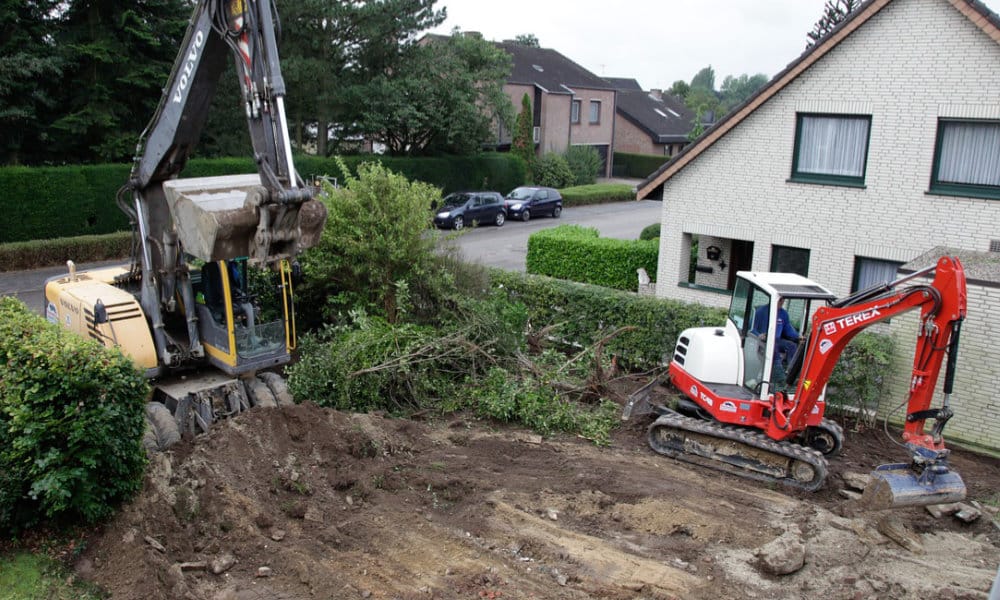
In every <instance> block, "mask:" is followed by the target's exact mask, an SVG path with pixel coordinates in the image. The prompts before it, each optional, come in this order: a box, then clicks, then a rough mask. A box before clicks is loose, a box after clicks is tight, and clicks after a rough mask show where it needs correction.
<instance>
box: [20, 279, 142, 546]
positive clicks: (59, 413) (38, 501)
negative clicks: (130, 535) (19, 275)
mask: <svg viewBox="0 0 1000 600" xmlns="http://www.w3.org/2000/svg"><path fill="white" fill-rule="evenodd" d="M147 391H148V387H147V385H146V382H145V380H144V379H143V377H142V376H141V375H140V374H139V373H138V372H137V371H136V369H135V367H134V365H133V364H132V362H131V361H130V360H129V359H127V358H126V357H125V356H124V355H122V354H121V353H120V352H117V351H112V350H108V349H105V348H103V347H102V346H100V345H99V344H98V343H96V342H95V341H93V340H90V339H85V338H83V337H81V336H79V335H77V334H75V333H72V332H70V331H68V330H65V329H62V328H60V327H58V326H56V325H53V324H50V323H48V322H46V321H45V320H44V319H42V318H41V317H39V316H37V315H35V314H34V313H33V312H31V311H29V310H28V308H27V307H26V306H24V304H23V303H21V302H20V301H18V300H16V299H13V298H9V297H7V298H0V531H3V532H5V533H14V534H16V533H17V532H19V531H21V530H23V529H25V528H28V527H32V526H35V525H37V524H39V523H41V522H43V521H52V522H55V523H65V522H75V521H82V522H84V523H93V522H95V521H98V520H100V519H103V518H106V517H108V516H109V515H110V514H111V513H112V511H113V510H114V507H115V506H116V505H117V504H118V503H120V502H122V501H123V500H126V499H128V498H130V497H131V496H132V495H134V494H135V493H136V492H137V491H138V490H139V489H140V488H141V486H142V477H143V469H144V467H145V460H146V455H145V452H144V450H143V448H142V444H141V440H142V435H143V432H144V428H145V419H144V410H145V401H146V395H147Z"/></svg>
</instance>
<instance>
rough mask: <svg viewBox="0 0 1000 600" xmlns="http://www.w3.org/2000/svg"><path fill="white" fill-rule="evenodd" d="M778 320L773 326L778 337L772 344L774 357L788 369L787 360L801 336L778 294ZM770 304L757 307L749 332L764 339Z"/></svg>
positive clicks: (791, 355) (768, 320)
mask: <svg viewBox="0 0 1000 600" xmlns="http://www.w3.org/2000/svg"><path fill="white" fill-rule="evenodd" d="M777 302H778V322H777V323H776V326H775V328H774V331H775V333H776V334H777V336H778V339H777V340H775V344H774V358H775V359H777V360H778V361H779V362H780V363H781V366H782V368H783V369H785V370H787V369H788V361H789V360H791V359H792V357H793V356H794V355H795V349H796V347H797V346H798V344H799V341H800V340H801V339H802V337H801V336H800V335H799V332H798V331H796V330H795V327H792V322H791V320H790V319H789V318H788V311H787V310H785V309H784V306H783V305H784V303H785V299H784V298H782V297H781V296H778V300H777ZM769 309H770V306H769V305H767V304H763V305H761V306H759V307H758V308H757V310H756V311H755V312H754V316H753V329H751V330H750V332H751V333H753V334H754V335H756V336H757V337H759V338H760V339H762V340H763V339H765V338H766V337H767V326H768V323H769V322H770V310H769Z"/></svg>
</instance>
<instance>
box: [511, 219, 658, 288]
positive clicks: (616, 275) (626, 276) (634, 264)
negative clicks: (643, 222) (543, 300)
mask: <svg viewBox="0 0 1000 600" xmlns="http://www.w3.org/2000/svg"><path fill="white" fill-rule="evenodd" d="M658 256H659V243H658V242H652V241H644V240H619V239H614V238H600V237H598V235H597V230H596V229H594V228H590V227H586V228H585V227H580V226H579V225H560V226H558V227H553V228H551V229H543V230H541V231H538V232H536V233H533V234H532V235H531V237H529V238H528V255H527V258H526V263H527V270H528V273H535V274H539V275H548V276H550V277H558V278H560V279H569V280H572V281H580V282H583V283H592V284H595V285H602V286H605V287H609V288H614V289H617V290H631V291H635V289H636V287H637V286H638V278H637V276H636V271H637V270H638V269H639V268H644V269H646V271H647V272H650V273H653V272H656V261H657V257H658Z"/></svg>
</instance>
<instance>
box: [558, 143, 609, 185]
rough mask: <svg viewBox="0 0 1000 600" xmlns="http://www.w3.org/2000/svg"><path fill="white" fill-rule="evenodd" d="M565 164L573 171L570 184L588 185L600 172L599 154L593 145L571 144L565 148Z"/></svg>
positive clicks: (594, 180) (595, 179)
mask: <svg viewBox="0 0 1000 600" xmlns="http://www.w3.org/2000/svg"><path fill="white" fill-rule="evenodd" d="M565 157H566V164H567V165H569V170H570V172H571V173H573V182H572V185H590V184H592V183H594V182H596V181H597V176H598V175H599V174H600V172H601V155H600V154H599V153H598V152H597V149H596V148H594V147H593V146H586V145H572V146H570V147H569V148H567V149H566V153H565Z"/></svg>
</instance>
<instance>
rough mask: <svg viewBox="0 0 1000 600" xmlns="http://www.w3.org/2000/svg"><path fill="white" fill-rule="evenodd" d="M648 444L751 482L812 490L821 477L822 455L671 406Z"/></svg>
mask: <svg viewBox="0 0 1000 600" xmlns="http://www.w3.org/2000/svg"><path fill="white" fill-rule="evenodd" d="M648 440H649V445H650V447H652V448H653V450H654V451H656V452H658V453H659V454H663V455H664V456H669V457H670V458H676V459H678V460H682V461H684V462H688V463H691V464H695V465H699V466H704V467H709V468H712V469H717V470H720V471H724V472H726V473H732V474H733V475H737V476H739V477H743V478H746V479H753V480H755V481H765V482H774V483H779V484H781V485H784V486H786V487H790V488H794V489H800V490H805V491H809V492H812V491H816V490H817V489H819V488H820V487H822V485H823V482H824V481H825V480H826V474H827V462H826V459H825V458H824V457H823V455H822V454H820V453H819V452H817V451H816V450H813V449H811V448H804V447H802V446H799V445H798V444H794V443H791V442H779V441H776V440H773V439H771V438H769V437H767V436H766V435H764V434H763V433H761V432H758V431H756V430H752V429H744V428H739V427H734V426H730V425H723V424H721V423H718V422H714V421H704V420H700V419H694V418H691V417H686V416H684V415H681V414H680V413H676V412H673V411H670V412H667V413H665V414H662V415H661V416H660V417H659V418H658V419H656V421H654V422H653V423H652V425H650V426H649V430H648Z"/></svg>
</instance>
